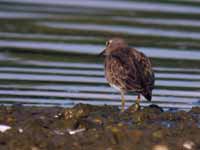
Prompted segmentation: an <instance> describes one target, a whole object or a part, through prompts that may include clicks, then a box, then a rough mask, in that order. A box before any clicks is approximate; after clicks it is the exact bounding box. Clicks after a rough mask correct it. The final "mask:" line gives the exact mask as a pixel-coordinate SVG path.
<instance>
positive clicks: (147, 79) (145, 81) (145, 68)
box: [132, 50, 155, 90]
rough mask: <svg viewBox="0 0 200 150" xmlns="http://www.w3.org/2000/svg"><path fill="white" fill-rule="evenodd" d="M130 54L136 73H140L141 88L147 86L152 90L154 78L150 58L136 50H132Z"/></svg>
mask: <svg viewBox="0 0 200 150" xmlns="http://www.w3.org/2000/svg"><path fill="white" fill-rule="evenodd" d="M132 55H133V58H134V60H133V62H134V64H135V66H136V68H137V70H138V74H140V75H139V76H140V80H141V82H142V86H143V88H145V87H147V88H150V90H152V89H153V87H154V81H155V78H154V72H153V70H152V65H151V61H150V59H149V58H148V57H146V56H145V55H144V54H143V53H142V52H139V51H137V50H132Z"/></svg>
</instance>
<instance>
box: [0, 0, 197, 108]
mask: <svg viewBox="0 0 200 150" xmlns="http://www.w3.org/2000/svg"><path fill="white" fill-rule="evenodd" d="M88 2H90V3H82V1H64V0H59V1H56V4H57V5H55V1H44V0H42V1H41V0H40V1H38V0H37V1H27V0H6V1H4V0H2V1H1V2H0V8H1V9H0V102H1V104H7V105H10V104H14V103H23V104H24V105H26V106H30V105H35V106H62V107H71V106H73V105H75V104H77V103H86V104H97V105H104V104H108V105H117V106H120V103H121V102H120V94H119V93H118V92H117V91H115V90H114V89H112V88H111V87H109V85H108V83H107V81H106V80H105V78H104V71H103V60H102V58H99V57H98V56H97V55H98V54H99V53H100V52H101V50H102V49H103V48H104V47H105V44H104V43H105V41H106V40H107V39H108V38H110V37H113V36H121V37H123V38H125V39H126V40H127V41H128V43H130V45H131V46H133V47H136V48H137V49H139V50H140V51H142V52H144V53H145V54H146V55H148V56H149V57H150V58H151V59H152V62H153V66H154V70H155V76H156V83H155V84H156V87H155V90H154V91H153V99H152V103H154V104H157V105H159V106H161V107H164V108H166V109H167V108H179V109H190V108H191V107H193V106H199V105H200V50H199V49H200V44H199V43H200V20H199V17H198V15H199V13H200V4H199V3H198V2H195V1H190V2H187V5H183V4H181V3H179V1H174V3H172V2H168V3H164V2H163V1H159V0H158V1H157V2H156V1H154V2H148V1H145V0H143V1H123V2H122V1H115V2H114V1H99V0H95V1H88ZM113 2H114V3H115V5H112V4H113ZM41 4H43V5H41ZM169 6H170V7H169ZM185 10H187V14H186V13H185V12H186V11H185ZM126 100H127V103H126V104H127V105H126V106H127V107H128V106H130V105H131V104H133V103H134V100H135V95H134V94H133V93H128V94H127V95H126ZM150 104H151V103H150V102H147V101H146V100H144V98H142V103H141V105H142V106H148V105H150Z"/></svg>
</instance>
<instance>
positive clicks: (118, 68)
mask: <svg viewBox="0 0 200 150" xmlns="http://www.w3.org/2000/svg"><path fill="white" fill-rule="evenodd" d="M100 55H104V56H105V76H106V79H107V80H108V82H109V84H110V86H112V87H114V88H115V89H117V90H119V91H120V93H121V98H122V111H124V106H125V99H124V94H125V93H126V92H134V93H137V95H138V96H137V99H136V103H135V106H137V108H139V103H140V94H142V95H143V96H144V97H145V98H146V99H147V100H149V101H151V97H152V90H153V88H154V72H153V70H152V66H151V62H150V59H149V58H148V57H146V56H145V55H144V54H143V53H142V52H139V51H137V50H136V49H135V48H130V47H128V44H127V43H126V42H125V41H124V40H123V39H121V38H113V39H110V40H108V41H107V42H106V48H105V49H104V50H103V51H102V52H101V53H100Z"/></svg>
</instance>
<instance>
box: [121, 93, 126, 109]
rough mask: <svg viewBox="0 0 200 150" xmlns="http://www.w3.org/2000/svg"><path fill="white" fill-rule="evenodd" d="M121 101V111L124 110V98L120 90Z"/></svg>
mask: <svg viewBox="0 0 200 150" xmlns="http://www.w3.org/2000/svg"><path fill="white" fill-rule="evenodd" d="M121 102H122V108H121V112H124V107H125V98H124V93H123V92H121Z"/></svg>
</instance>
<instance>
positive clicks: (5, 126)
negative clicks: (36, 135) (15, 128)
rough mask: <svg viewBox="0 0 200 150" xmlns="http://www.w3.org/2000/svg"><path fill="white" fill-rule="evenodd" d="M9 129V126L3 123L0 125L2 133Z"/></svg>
mask: <svg viewBox="0 0 200 150" xmlns="http://www.w3.org/2000/svg"><path fill="white" fill-rule="evenodd" d="M9 129H11V127H10V126H7V125H4V124H1V125H0V132H2V133H3V132H5V131H7V130H9Z"/></svg>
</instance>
